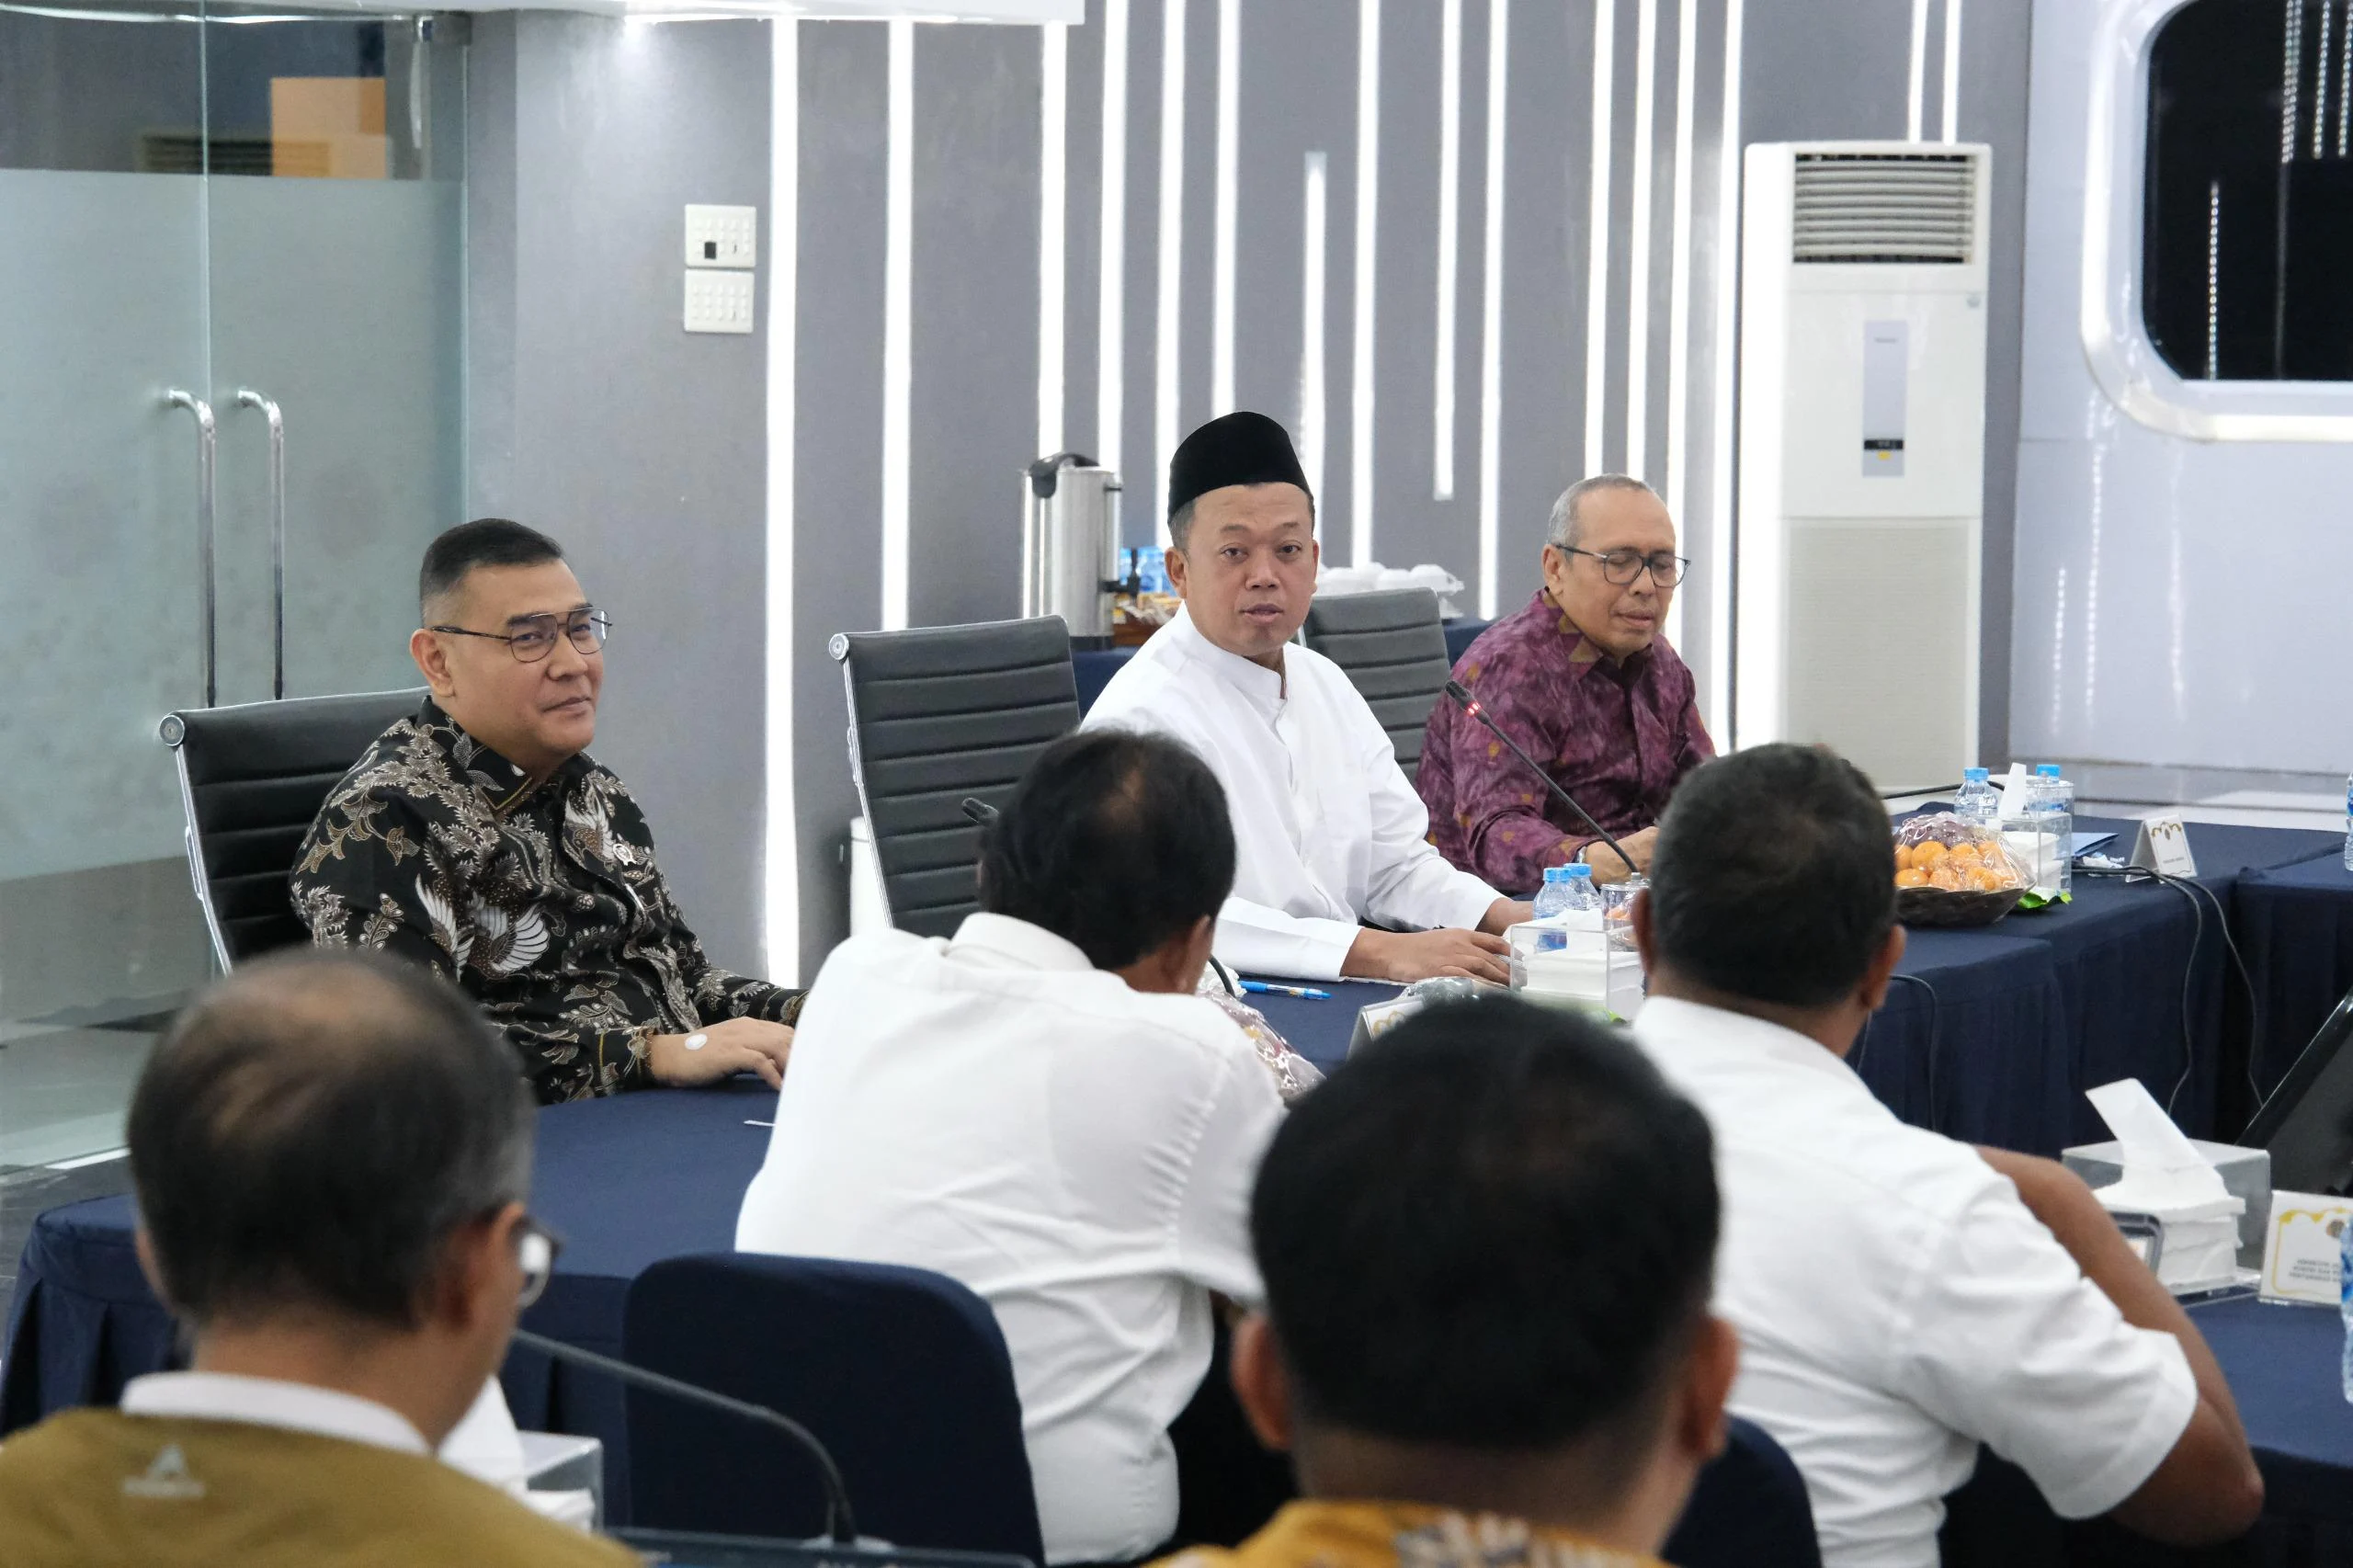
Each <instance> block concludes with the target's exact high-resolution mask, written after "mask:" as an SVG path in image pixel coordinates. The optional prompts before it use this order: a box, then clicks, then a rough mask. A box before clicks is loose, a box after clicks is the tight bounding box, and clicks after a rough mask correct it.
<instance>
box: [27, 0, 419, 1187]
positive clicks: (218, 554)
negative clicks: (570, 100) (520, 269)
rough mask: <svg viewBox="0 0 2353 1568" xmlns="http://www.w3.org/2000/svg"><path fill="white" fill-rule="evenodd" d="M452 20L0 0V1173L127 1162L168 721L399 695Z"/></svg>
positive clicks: (153, 970)
mask: <svg viewBox="0 0 2353 1568" xmlns="http://www.w3.org/2000/svg"><path fill="white" fill-rule="evenodd" d="M463 29H464V20H463V18H461V17H460V18H435V17H416V16H367V15H357V14H353V13H351V12H343V13H340V14H336V15H333V16H325V15H312V14H305V13H301V12H300V11H295V10H289V9H286V8H282V7H273V8H270V9H268V10H267V11H263V10H259V9H255V8H250V7H229V6H217V5H209V4H207V3H206V0H131V3H119V4H118V3H110V0H99V3H98V4H96V5H93V4H90V3H89V0H82V3H81V4H77V5H76V6H74V7H72V8H66V7H60V6H53V5H34V4H22V3H18V0H0V656H5V657H6V668H7V670H8V675H9V678H8V679H7V680H6V681H5V682H0V1173H5V1172H6V1170H7V1169H9V1168H11V1167H23V1166H28V1165H48V1164H51V1163H53V1162H55V1161H58V1160H61V1159H68V1158H71V1157H74V1156H75V1155H79V1154H82V1153H89V1152H93V1151H97V1150H102V1149H105V1148H107V1147H108V1146H110V1145H112V1144H115V1143H119V1142H120V1117H121V1108H122V1104H123V1100H124V1096H125V1095H126V1094H127V1091H128V1088H129V1085H130V1083H131V1079H132V1077H133V1076H134V1075H135V1074H136V1072H137V1069H138V1066H139V1064H140V1062H142V1060H143V1058H144V1053H145V1051H146V1049H147V1047H148V1045H149V1043H150V1042H151V1040H152V1037H153V1028H154V1025H155V1022H156V1020H157V1019H158V1017H160V1016H162V1015H163V1014H165V1013H166V1012H167V1011H168V1010H169V1009H170V1008H171V1007H172V1006H176V1003H177V1002H178V1000H179V999H180V998H181V997H182V996H184V995H185V994H186V993H187V992H188V990H189V989H190V988H191V987H193V986H195V985H197V984H199V983H202V981H203V980H204V979H205V978H206V976H207V975H208V974H209V973H210V968H211V964H210V952H209V949H208V945H207V943H206V941H205V937H204V934H203V928H202V922H201V918H200V916H199V913H198V910H197V906H196V903H195V899H194V896H193V893H192V892H191V891H190V886H189V881H188V870H187V864H186V858H185V854H184V850H183V847H182V817H181V810H180V803H179V796H178V788H177V782H176V774H175V771H174V768H173V766H172V758H171V755H170V753H169V752H168V751H167V750H166V749H165V747H164V746H163V744H161V743H160V742H159V741H158V739H157V737H156V725H157V722H158V721H159V720H160V719H161V718H162V717H163V715H164V714H165V713H167V712H169V711H171V710H175V709H179V708H189V707H197V706H201V705H203V704H204V703H205V702H206V701H207V700H208V692H210V694H211V699H213V700H218V701H220V702H224V703H226V702H238V701H252V700H263V699H269V698H270V697H271V696H272V695H273V694H275V693H277V692H278V691H279V690H281V689H282V690H283V691H284V692H285V693H286V694H288V695H306V694H312V693H322V692H332V691H355V690H370V689H381V688H384V687H392V686H399V685H406V684H411V683H413V682H414V680H415V676H414V672H413V671H412V670H411V669H410V667H409V665H408V661H407V657H406V653H405V651H404V642H405V639H406V635H407V632H408V630H409V629H410V628H411V627H412V626H414V625H415V603H414V596H415V586H414V585H415V570H416V562H417V557H418V554H419V552H420V551H421V549H422V547H423V544H424V541H425V540H426V539H428V538H429V537H430V536H431V535H432V533H434V532H435V531H437V530H438V528H442V527H446V526H447V525H448V524H449V522H451V521H454V520H456V519H457V518H458V517H459V516H460V506H462V497H463V488H462V487H463V474H464V452H463V429H464V419H463V382H462V345H463V341H464V311H463V289H464V282H463V279H464V269H463V260H464V251H463V244H464V238H463V227H462V208H463V190H464V187H463V171H464V146H463V142H464V138H463V104H464V50H463ZM273 423H275V424H276V425H277V426H278V434H279V436H280V437H281V438H280V439H279V440H277V441H273V439H272V430H271V426H272V425H273ZM281 519H282V522H281ZM208 584H209V585H210V592H208V591H207V589H208ZM281 585H282V593H281ZM281 604H282V605H283V607H284V609H283V615H282V626H283V631H282V635H281V631H280V625H281V614H280V610H279V606H280V605H281ZM281 671H282V674H281Z"/></svg>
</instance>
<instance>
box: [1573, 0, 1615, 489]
mask: <svg viewBox="0 0 2353 1568" xmlns="http://www.w3.org/2000/svg"><path fill="white" fill-rule="evenodd" d="M1617 46H1618V0H1594V7H1593V133H1592V149H1591V150H1592V154H1593V156H1592V168H1593V173H1592V175H1591V177H1590V178H1589V180H1588V182H1587V185H1588V189H1589V191H1590V193H1591V196H1592V209H1591V214H1590V216H1589V217H1588V218H1587V219H1586V230H1587V234H1588V238H1587V241H1586V263H1585V266H1586V281H1585V452H1584V454H1583V456H1581V457H1580V458H1579V459H1578V461H1577V473H1578V476H1579V477H1581V478H1582V477H1584V476H1586V475H1589V474H1596V473H1599V472H1602V471H1603V470H1604V469H1605V468H1607V467H1608V460H1607V459H1605V458H1604V456H1603V455H1602V450H1601V437H1602V431H1603V429H1604V425H1603V414H1604V410H1603V407H1602V397H1603V395H1604V394H1605V393H1606V392H1608V375H1609V163H1610V151H1611V149H1610V145H1609V143H1610V140H1611V138H1610V127H1611V126H1612V125H1613V124H1614V123H1615V122H1616V119H1617V113H1616V108H1615V106H1614V105H1613V104H1612V103H1611V102H1610V98H1611V95H1612V93H1613V91H1614V90H1615V88H1616V86H1617V81H1618V60H1617Z"/></svg>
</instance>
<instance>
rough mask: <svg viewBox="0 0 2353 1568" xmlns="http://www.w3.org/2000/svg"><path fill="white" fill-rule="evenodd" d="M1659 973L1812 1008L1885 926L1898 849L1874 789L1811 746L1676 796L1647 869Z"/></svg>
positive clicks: (1714, 776) (1704, 773)
mask: <svg viewBox="0 0 2353 1568" xmlns="http://www.w3.org/2000/svg"><path fill="white" fill-rule="evenodd" d="M1650 907H1651V932H1652V937H1653V939H1654V941H1655V942H1656V944H1657V948H1658V957H1659V960H1660V961H1661V962H1663V963H1665V964H1666V965H1667V966H1668V967H1670V968H1672V969H1673V970H1675V971H1676V972H1677V973H1678V974H1680V975H1682V976H1684V977H1686V978H1687V979H1689V980H1693V981H1696V982H1698V983H1699V984H1701V985H1705V986H1708V987H1709V988H1711V989H1712V990H1716V991H1722V992H1724V993H1727V994H1730V995H1733V996H1740V997H1745V998H1747V999H1749V1000H1751V1001H1756V1002H1772V1003H1779V1004H1781V1005H1783V1006H1795V1007H1818V1006H1824V1005H1825V1004H1827V1003H1831V1002H1835V1001H1836V1000H1837V999H1838V998H1839V997H1840V996H1842V995H1845V994H1847V993H1848V992H1850V991H1852V990H1853V989H1854V988H1855V986H1856V985H1857V984H1859V983H1860V982H1861V980H1862V978H1863V971H1865V970H1866V969H1868V968H1869V967H1870V961H1871V956H1872V955H1873V954H1874V953H1876V952H1878V951H1879V949H1880V947H1881V944H1882V943H1884V942H1885V941H1886V940H1887V933H1888V931H1889V929H1890V928H1891V927H1892V926H1893V925H1894V924H1895V840H1894V835H1893V834H1892V833H1891V832H1890V831H1889V826H1888V816H1887V808H1886V807H1885V806H1884V805H1883V804H1881V801H1880V799H1879V796H1878V794H1877V793H1876V792H1875V791H1874V790H1872V789H1871V781H1870V779H1869V778H1864V777H1863V775H1862V772H1861V771H1860V770H1859V768H1857V767H1855V765H1854V764H1853V763H1851V762H1848V761H1847V759H1846V758H1844V757H1842V756H1838V755H1837V754H1836V753H1835V752H1831V751H1827V750H1824V749H1823V748H1821V747H1819V746H1800V745H1788V744H1776V745H1762V746H1756V747H1753V748H1751V749H1750V750H1747V751H1743V752H1735V753H1734V754H1733V755H1732V756H1727V757H1722V758H1720V759H1719V760H1717V761H1715V762H1711V763H1709V764H1708V765H1706V766H1705V767H1700V768H1699V769H1697V770H1695V771H1694V772H1692V773H1691V774H1690V775H1689V777H1688V778H1685V779H1684V780H1683V782H1682V783H1680V784H1678V785H1677V786H1676V790H1675V799H1674V800H1673V801H1671V802H1669V804H1668V806H1667V809H1666V815H1665V817H1664V818H1663V819H1662V820H1661V821H1660V823H1659V824H1658V844H1657V846H1656V849H1655V852H1654V855H1653V857H1652V860H1651V890H1650Z"/></svg>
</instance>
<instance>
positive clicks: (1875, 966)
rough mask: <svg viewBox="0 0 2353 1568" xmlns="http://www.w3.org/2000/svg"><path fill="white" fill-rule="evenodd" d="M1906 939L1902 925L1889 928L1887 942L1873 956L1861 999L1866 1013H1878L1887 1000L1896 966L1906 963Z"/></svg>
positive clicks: (1864, 978) (1865, 973)
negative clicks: (1888, 989)
mask: <svg viewBox="0 0 2353 1568" xmlns="http://www.w3.org/2000/svg"><path fill="white" fill-rule="evenodd" d="M1905 939H1906V938H1905V937H1904V926H1902V924H1901V923H1899V924H1897V925H1895V926H1890V927H1889V928H1888V933H1887V940H1885V941H1883V942H1881V944H1880V945H1879V951H1878V952H1876V953H1873V954H1872V955H1871V961H1870V967H1869V968H1867V969H1865V970H1864V971H1863V986H1862V991H1861V994H1860V997H1859V1000H1860V1001H1861V1002H1862V1005H1863V1010H1864V1011H1865V1012H1867V1013H1876V1012H1878V1011H1879V1009H1880V1005H1881V1003H1883V1002H1885V1001H1886V1000H1887V988H1888V986H1889V985H1891V984H1893V975H1894V973H1895V966H1896V965H1897V964H1899V963H1902V962H1903V961H1904V941H1905Z"/></svg>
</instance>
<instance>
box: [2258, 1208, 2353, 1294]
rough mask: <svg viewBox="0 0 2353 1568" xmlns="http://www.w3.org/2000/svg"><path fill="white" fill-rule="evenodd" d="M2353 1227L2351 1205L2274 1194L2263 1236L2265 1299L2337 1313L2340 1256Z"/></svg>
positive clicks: (2263, 1290) (2352, 1209) (2263, 1292)
mask: <svg viewBox="0 0 2353 1568" xmlns="http://www.w3.org/2000/svg"><path fill="white" fill-rule="evenodd" d="M2348 1223H2353V1199H2343V1198H2327V1197H2324V1196H2322V1195H2320V1194H2317V1193H2311V1192H2274V1193H2273V1194H2272V1195H2271V1221H2270V1223H2269V1224H2268V1225H2267V1226H2265V1227H2264V1232H2263V1283H2262V1287H2261V1290H2262V1296H2263V1299H2264V1300H2265V1301H2306V1302H2309V1303H2311V1304H2312V1305H2313V1306H2316V1307H2334V1306H2336V1304H2337V1303H2338V1301H2339V1294H2338V1292H2339V1290H2340V1285H2339V1281H2338V1278H2337V1276H2338V1259H2339V1258H2340V1256H2342V1254H2341V1253H2340V1252H2339V1251H2338V1247H2339V1245H2340V1244H2341V1238H2342V1237H2343V1236H2344V1234H2345V1227H2346V1225H2347V1224H2348Z"/></svg>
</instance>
